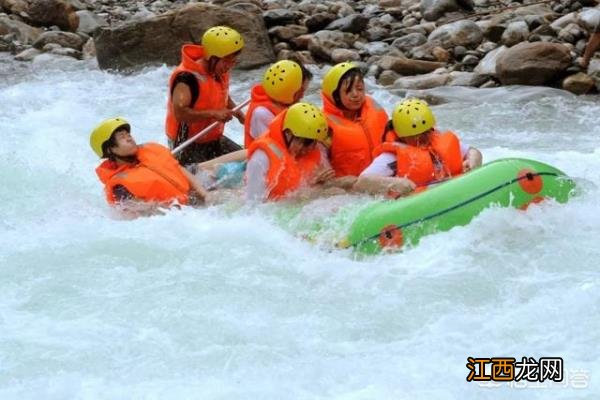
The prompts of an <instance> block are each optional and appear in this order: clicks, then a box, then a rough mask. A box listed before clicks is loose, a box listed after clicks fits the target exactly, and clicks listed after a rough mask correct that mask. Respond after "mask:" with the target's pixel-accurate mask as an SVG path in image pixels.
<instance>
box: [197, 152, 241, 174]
mask: <svg viewBox="0 0 600 400" xmlns="http://www.w3.org/2000/svg"><path fill="white" fill-rule="evenodd" d="M247 156H248V150H246V149H244V150H238V151H232V152H231V153H227V154H224V155H222V156H219V157H217V158H213V159H212V160H209V161H204V162H201V163H198V168H202V169H203V170H205V171H210V170H213V169H215V167H217V166H219V165H220V164H225V163H228V162H240V161H246V157H247Z"/></svg>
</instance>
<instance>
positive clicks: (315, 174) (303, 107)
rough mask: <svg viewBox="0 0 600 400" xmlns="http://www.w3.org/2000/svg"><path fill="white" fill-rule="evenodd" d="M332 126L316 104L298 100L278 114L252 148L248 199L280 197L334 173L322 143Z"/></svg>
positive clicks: (329, 176)
mask: <svg viewBox="0 0 600 400" xmlns="http://www.w3.org/2000/svg"><path fill="white" fill-rule="evenodd" d="M328 140H329V129H328V126H327V120H326V119H325V116H324V115H323V113H322V112H321V111H320V110H319V109H318V108H317V107H315V106H314V105H312V104H308V103H296V104H294V105H292V106H291V107H290V108H288V109H287V110H286V111H283V112H282V113H280V114H278V115H277V116H276V117H275V119H274V120H273V121H272V122H271V124H270V125H269V129H268V130H267V132H265V133H264V134H263V135H262V136H260V137H259V138H258V139H257V140H255V141H254V142H253V143H252V145H251V146H250V149H249V150H248V157H249V159H248V167H247V169H246V184H247V187H246V199H247V200H249V201H265V200H280V199H283V198H288V197H290V196H292V195H293V193H294V192H296V191H297V190H298V189H300V188H302V187H304V186H311V185H315V184H317V183H323V182H325V181H328V180H331V179H332V178H333V177H334V172H333V170H332V169H331V167H330V166H329V162H328V161H327V154H326V152H325V150H324V148H323V147H322V146H321V144H327V142H328Z"/></svg>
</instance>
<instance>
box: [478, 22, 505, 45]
mask: <svg viewBox="0 0 600 400" xmlns="http://www.w3.org/2000/svg"><path fill="white" fill-rule="evenodd" d="M476 24H477V26H479V28H480V29H481V32H482V33H483V36H484V37H485V38H486V39H487V40H489V41H492V42H494V43H496V42H499V41H500V40H501V39H502V34H503V33H504V30H505V29H506V24H505V23H502V22H500V21H498V20H495V19H491V20H484V21H477V22H476Z"/></svg>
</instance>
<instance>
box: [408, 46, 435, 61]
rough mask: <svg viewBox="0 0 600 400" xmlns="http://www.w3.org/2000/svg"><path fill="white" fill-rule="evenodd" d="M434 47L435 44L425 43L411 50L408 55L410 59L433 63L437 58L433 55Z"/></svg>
mask: <svg viewBox="0 0 600 400" xmlns="http://www.w3.org/2000/svg"><path fill="white" fill-rule="evenodd" d="M436 47H437V46H436V44H435V43H431V42H427V43H424V44H422V45H420V46H417V47H414V48H412V49H411V50H410V51H409V52H408V53H409V55H410V57H411V58H414V59H416V60H425V61H435V60H437V58H436V57H435V56H434V55H433V50H434V49H435V48H436Z"/></svg>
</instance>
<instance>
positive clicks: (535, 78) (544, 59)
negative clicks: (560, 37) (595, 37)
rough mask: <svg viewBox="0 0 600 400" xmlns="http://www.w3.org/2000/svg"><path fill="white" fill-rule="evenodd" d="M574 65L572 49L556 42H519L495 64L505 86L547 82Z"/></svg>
mask: <svg viewBox="0 0 600 400" xmlns="http://www.w3.org/2000/svg"><path fill="white" fill-rule="evenodd" d="M569 65H571V55H570V53H569V49H568V48H567V47H566V46H564V45H562V44H557V43H546V42H535V43H528V42H525V43H519V44H517V45H516V46H513V47H511V48H510V49H508V50H506V51H505V52H504V53H503V54H502V55H501V56H500V57H498V62H497V64H496V72H497V74H498V78H499V79H500V82H502V84H503V85H544V84H546V83H549V82H551V81H552V80H553V79H555V78H557V77H558V76H559V74H560V73H562V72H563V71H564V70H566V69H567V68H568V67H569Z"/></svg>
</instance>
